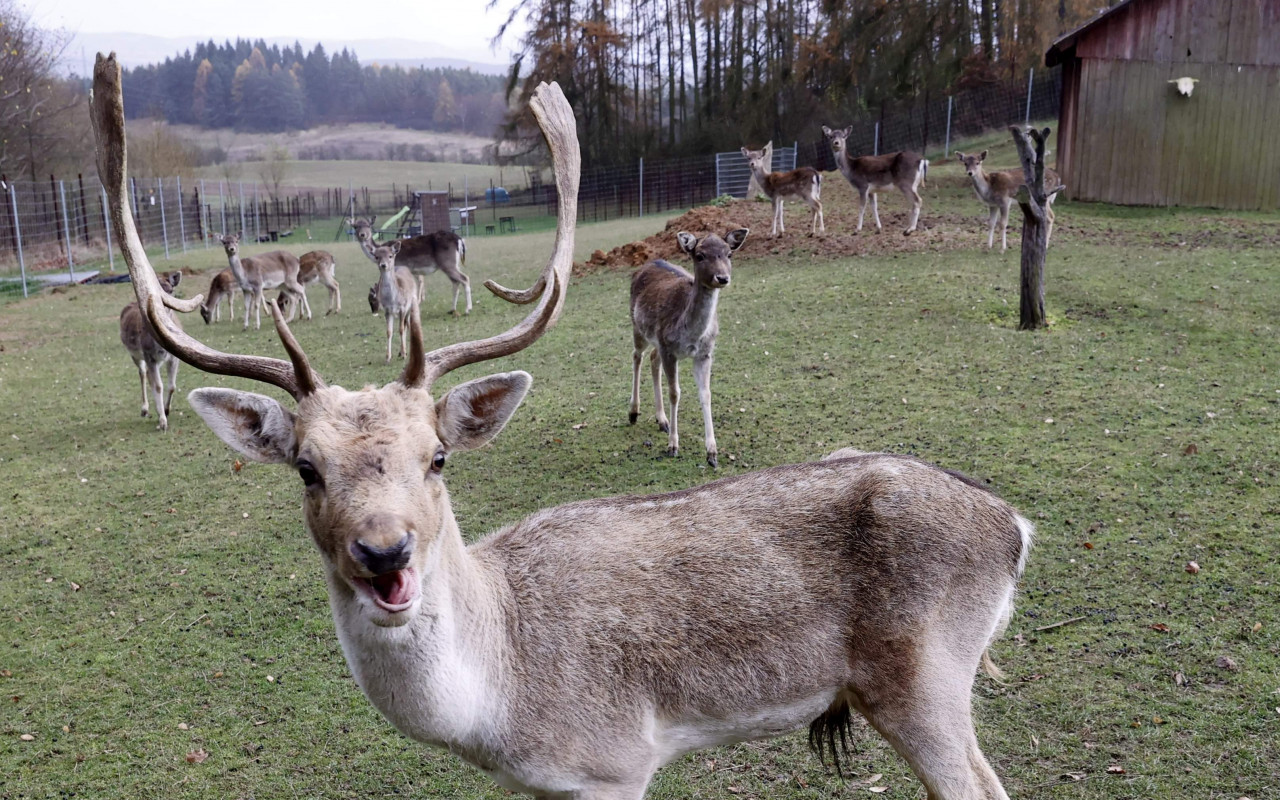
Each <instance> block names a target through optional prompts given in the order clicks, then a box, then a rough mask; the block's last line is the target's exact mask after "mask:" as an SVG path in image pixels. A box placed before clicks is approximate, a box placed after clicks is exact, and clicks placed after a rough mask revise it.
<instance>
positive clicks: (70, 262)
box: [58, 181, 76, 283]
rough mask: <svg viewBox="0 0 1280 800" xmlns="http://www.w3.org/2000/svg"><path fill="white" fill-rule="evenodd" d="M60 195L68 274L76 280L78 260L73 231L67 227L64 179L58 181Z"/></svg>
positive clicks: (73, 281)
mask: <svg viewBox="0 0 1280 800" xmlns="http://www.w3.org/2000/svg"><path fill="white" fill-rule="evenodd" d="M58 195H59V196H60V197H61V198H62V236H63V241H64V242H65V243H66V246H67V274H68V275H70V276H71V282H72V283H75V282H76V262H75V259H74V258H72V257H71V231H70V230H68V229H67V186H66V183H65V182H63V181H58Z"/></svg>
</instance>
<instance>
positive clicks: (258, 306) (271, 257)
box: [220, 233, 311, 330]
mask: <svg viewBox="0 0 1280 800" xmlns="http://www.w3.org/2000/svg"><path fill="white" fill-rule="evenodd" d="M220 240H221V242H222V249H223V250H225V251H226V253H227V261H228V262H229V263H230V265H231V274H232V275H234V276H235V278H236V283H238V284H240V290H241V291H242V292H244V329H245V330H249V309H250V307H252V308H253V312H254V317H253V327H254V328H255V329H257V328H261V327H262V306H263V305H264V302H265V301H264V300H263V297H262V292H263V291H264V290H265V289H274V288H276V287H277V286H283V287H284V290H285V291H286V292H288V293H289V294H292V295H295V296H296V297H298V298H299V300H298V308H301V309H303V311H304V312H305V313H306V315H307V319H310V318H311V307H310V306H309V305H307V304H306V300H307V297H306V295H305V294H304V293H303V291H302V286H301V284H299V283H298V271H299V270H300V269H301V265H300V264H299V263H298V257H297V256H295V255H294V254H293V253H289V252H286V251H284V250H272V251H271V252H269V253H263V254H262V255H260V256H254V257H252V258H241V257H240V236H239V234H235V233H231V234H227V235H225V236H222V237H221V239H220ZM289 319H291V320H292V319H293V315H292V314H290V315H289Z"/></svg>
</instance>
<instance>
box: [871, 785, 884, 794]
mask: <svg viewBox="0 0 1280 800" xmlns="http://www.w3.org/2000/svg"><path fill="white" fill-rule="evenodd" d="M867 791H868V792H875V793H876V794H880V793H881V792H887V791H889V787H888V786H868V787H867Z"/></svg>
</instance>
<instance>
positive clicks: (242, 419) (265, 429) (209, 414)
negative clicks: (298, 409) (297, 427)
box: [187, 388, 298, 464]
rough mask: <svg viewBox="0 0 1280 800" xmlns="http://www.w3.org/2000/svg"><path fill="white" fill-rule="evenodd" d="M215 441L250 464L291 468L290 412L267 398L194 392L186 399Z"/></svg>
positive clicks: (294, 442) (293, 450)
mask: <svg viewBox="0 0 1280 800" xmlns="http://www.w3.org/2000/svg"><path fill="white" fill-rule="evenodd" d="M187 402H189V403H190V404H191V407H192V408H194V409H195V410H196V413H197V414H199V415H200V418H201V419H203V420H204V421H205V424H207V425H208V426H209V427H210V428H212V429H213V432H214V433H216V434H217V435H218V438H219V439H221V440H222V441H224V442H226V443H227V445H228V446H229V447H231V449H232V450H235V451H236V452H237V453H240V454H241V455H243V456H244V457H245V458H248V459H249V460H251V461H260V462H262V463H264V464H292V463H293V459H294V456H295V453H296V451H297V449H298V440H297V439H296V438H295V437H294V433H293V423H294V419H295V418H294V416H293V412H292V411H289V410H288V409H286V408H285V407H284V406H282V405H280V404H279V403H277V402H276V401H275V400H272V399H271V398H270V397H267V396H266V395H261V394H254V393H252V392H240V391H236V390H235V389H211V388H206V389H196V390H195V391H193V392H192V393H191V394H189V395H187Z"/></svg>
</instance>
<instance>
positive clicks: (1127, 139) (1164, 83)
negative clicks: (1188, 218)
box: [1045, 0, 1280, 209]
mask: <svg viewBox="0 0 1280 800" xmlns="http://www.w3.org/2000/svg"><path fill="white" fill-rule="evenodd" d="M1045 63H1046V64H1047V65H1048V66H1050V67H1052V66H1056V65H1058V64H1061V65H1062V70H1063V72H1062V105H1061V111H1060V115H1059V118H1058V153H1057V163H1058V171H1059V172H1060V174H1061V175H1062V177H1063V180H1064V182H1065V183H1066V185H1067V194H1068V195H1070V196H1071V197H1073V198H1075V199H1078V200H1100V201H1105V202H1110V203H1124V204H1130V205H1155V206H1213V207H1218V208H1239V209H1276V208H1280V0H1124V1H1123V2H1121V3H1119V4H1118V5H1116V6H1113V7H1112V8H1109V9H1107V10H1106V11H1104V12H1102V13H1101V14H1100V15H1099V16H1097V17H1096V18H1094V19H1093V20H1092V21H1090V22H1088V23H1086V24H1085V25H1083V26H1081V27H1080V28H1077V29H1076V30H1074V31H1071V32H1070V33H1068V34H1066V35H1064V36H1062V37H1061V38H1059V39H1058V40H1057V41H1055V42H1054V43H1053V46H1052V47H1050V48H1049V51H1048V53H1047V54H1046V55H1045ZM1180 78H1190V79H1192V81H1190V82H1188V81H1182V82H1181V89H1180V87H1179V83H1177V82H1176V81H1178V79H1180ZM1188 86H1189V87H1190V94H1189V95H1187V94H1186V93H1185V91H1186V89H1187V88H1188Z"/></svg>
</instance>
